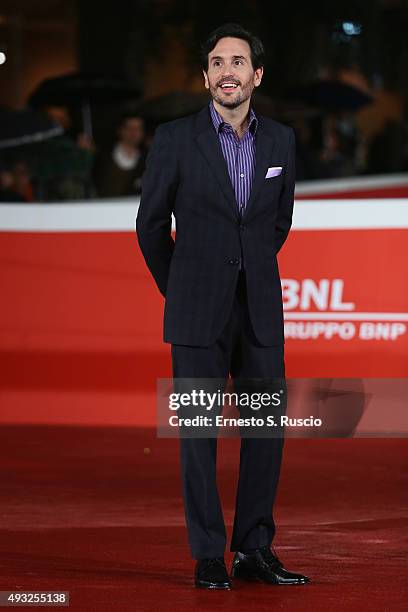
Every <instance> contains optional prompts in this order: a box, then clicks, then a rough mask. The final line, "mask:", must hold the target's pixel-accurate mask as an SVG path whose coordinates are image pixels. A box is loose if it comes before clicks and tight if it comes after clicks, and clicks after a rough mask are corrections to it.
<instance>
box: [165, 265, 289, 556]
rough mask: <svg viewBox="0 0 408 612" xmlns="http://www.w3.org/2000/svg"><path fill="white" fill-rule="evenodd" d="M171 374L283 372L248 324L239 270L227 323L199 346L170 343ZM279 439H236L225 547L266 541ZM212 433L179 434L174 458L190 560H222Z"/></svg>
mask: <svg viewBox="0 0 408 612" xmlns="http://www.w3.org/2000/svg"><path fill="white" fill-rule="evenodd" d="M172 364H173V377H174V378H175V379H177V378H206V379H212V378H216V379H223V380H225V381H227V379H228V377H229V376H231V378H232V379H233V381H236V380H239V379H246V378H253V377H255V378H273V377H281V378H284V377H285V363H284V345H283V344H279V345H276V346H263V345H261V344H260V343H259V342H258V341H257V339H256V337H255V334H254V331H253V329H252V325H251V321H250V317H249V312H248V303H247V293H246V283H245V271H243V270H241V271H240V272H239V276H238V282H237V287H236V292H235V297H234V303H233V306H232V309H231V313H230V315H229V319H228V322H227V324H226V326H225V328H224V330H223V331H222V333H221V335H220V337H219V338H218V340H217V341H216V342H215V343H214V344H212V345H210V346H206V347H201V346H199V347H197V346H186V345H178V344H173V345H172ZM283 444H284V440H283V436H281V437H272V438H254V437H241V449H240V463H239V479H238V487H237V493H236V505H235V517H234V525H233V532H232V539H231V547H230V550H231V551H238V550H239V551H241V552H246V551H249V550H252V549H255V548H260V547H261V546H269V545H270V544H271V543H272V540H273V537H274V535H275V523H274V519H273V505H274V500H275V495H276V490H277V485H278V480H279V472H280V466H281V459H282V450H283ZM216 459H217V437H216V436H214V437H211V438H210V437H208V438H183V437H180V463H181V479H182V486H183V497H184V511H185V518H186V525H187V532H188V541H189V546H190V551H191V556H192V557H193V559H207V558H214V557H222V556H223V555H224V552H225V547H226V529H225V523H224V518H223V512H222V508H221V502H220V498H219V494H218V489H217V482H216Z"/></svg>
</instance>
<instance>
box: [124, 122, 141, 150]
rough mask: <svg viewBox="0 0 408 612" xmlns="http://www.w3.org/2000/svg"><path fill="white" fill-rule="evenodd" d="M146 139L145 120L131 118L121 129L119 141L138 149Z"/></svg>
mask: <svg viewBox="0 0 408 612" xmlns="http://www.w3.org/2000/svg"><path fill="white" fill-rule="evenodd" d="M143 138H144V125H143V120H142V119H141V118H139V117H134V118H133V117H131V118H129V119H126V121H125V122H124V123H123V124H122V126H121V127H120V128H119V140H120V141H121V142H123V143H124V144H126V145H128V146H130V147H137V146H139V145H140V144H141V142H142V140H143Z"/></svg>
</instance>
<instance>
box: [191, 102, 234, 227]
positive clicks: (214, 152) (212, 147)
mask: <svg viewBox="0 0 408 612" xmlns="http://www.w3.org/2000/svg"><path fill="white" fill-rule="evenodd" d="M197 127H198V130H197V131H198V133H197V135H196V142H197V145H198V147H199V149H200V151H201V153H202V154H203V155H204V157H205V159H206V160H207V163H208V165H209V166H210V168H211V170H212V172H213V173H214V176H215V177H216V179H217V181H218V183H219V185H220V188H221V190H222V192H223V194H224V196H225V198H226V200H227V202H228V203H229V204H230V207H229V208H230V209H231V212H232V213H233V214H234V215H235V216H236V217H239V212H238V205H237V202H236V199H235V192H234V188H233V186H232V183H231V179H230V176H229V174H228V168H227V164H226V162H225V159H224V156H223V154H222V149H221V144H220V141H219V139H218V136H217V133H216V131H215V130H214V126H213V124H212V121H211V115H210V111H209V109H208V107H205V108H203V110H202V111H200V113H199V114H198V121H197Z"/></svg>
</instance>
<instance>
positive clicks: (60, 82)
mask: <svg viewBox="0 0 408 612" xmlns="http://www.w3.org/2000/svg"><path fill="white" fill-rule="evenodd" d="M138 95H139V91H138V90H137V89H136V88H134V87H132V86H130V85H129V84H128V83H126V81H124V80H123V79H121V78H118V77H112V76H108V75H98V74H83V73H80V72H73V73H70V74H66V75H63V76H60V77H55V78H52V79H46V80H45V81H43V82H42V83H41V84H40V85H39V86H38V87H37V89H36V90H35V91H34V92H33V93H32V94H31V96H30V98H29V101H28V103H29V105H30V106H32V107H33V108H38V107H42V106H45V105H49V106H51V105H54V106H80V107H81V108H82V121H83V127H84V132H85V133H86V134H87V135H88V136H89V137H90V138H92V115H91V106H92V105H94V104H106V103H109V102H120V101H122V100H124V99H127V98H135V97H138Z"/></svg>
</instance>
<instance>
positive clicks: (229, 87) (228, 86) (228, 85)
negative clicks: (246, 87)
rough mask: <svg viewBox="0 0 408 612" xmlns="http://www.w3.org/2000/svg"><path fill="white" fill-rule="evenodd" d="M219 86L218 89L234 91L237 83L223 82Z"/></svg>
mask: <svg viewBox="0 0 408 612" xmlns="http://www.w3.org/2000/svg"><path fill="white" fill-rule="evenodd" d="M219 87H220V89H222V91H234V90H235V89H238V84H237V83H223V84H222V85H220V86H219Z"/></svg>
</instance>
